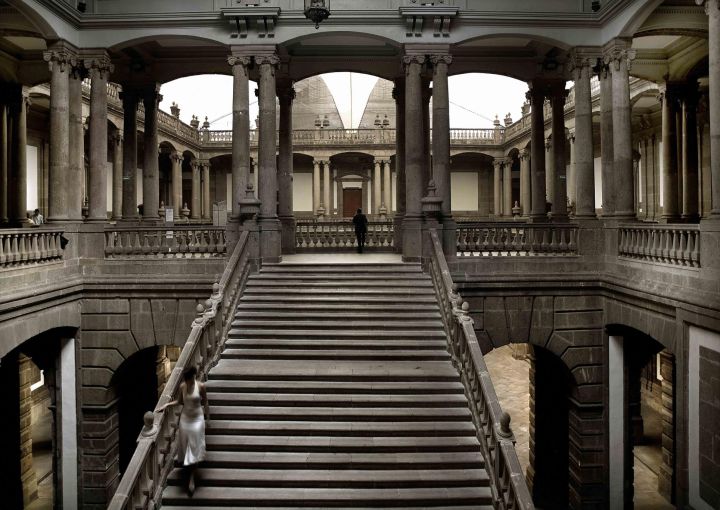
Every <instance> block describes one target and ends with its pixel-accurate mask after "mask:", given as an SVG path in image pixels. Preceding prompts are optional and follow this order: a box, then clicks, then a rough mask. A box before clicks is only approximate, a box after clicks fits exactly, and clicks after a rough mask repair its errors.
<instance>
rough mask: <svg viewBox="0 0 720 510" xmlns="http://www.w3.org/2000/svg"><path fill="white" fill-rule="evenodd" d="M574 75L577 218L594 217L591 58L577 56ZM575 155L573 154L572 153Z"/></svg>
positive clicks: (573, 143)
mask: <svg viewBox="0 0 720 510" xmlns="http://www.w3.org/2000/svg"><path fill="white" fill-rule="evenodd" d="M573 63H574V69H573V73H574V78H575V137H574V140H573V142H572V148H573V152H572V155H574V156H575V160H574V162H573V163H572V164H573V166H574V172H573V173H574V179H573V180H574V181H575V182H574V186H573V188H574V201H575V217H576V218H594V217H595V162H594V155H593V134H592V96H591V89H590V77H591V76H592V61H591V59H589V58H583V57H580V56H576V57H575V59H574V62H573ZM571 157H572V156H571Z"/></svg>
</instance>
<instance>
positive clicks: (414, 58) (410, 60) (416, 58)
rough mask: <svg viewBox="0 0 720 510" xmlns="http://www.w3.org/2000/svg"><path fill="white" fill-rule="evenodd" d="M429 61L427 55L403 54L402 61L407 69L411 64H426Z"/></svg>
mask: <svg viewBox="0 0 720 510" xmlns="http://www.w3.org/2000/svg"><path fill="white" fill-rule="evenodd" d="M426 61H427V57H426V56H425V55H419V54H417V55H403V58H402V62H403V65H404V66H405V68H406V69H407V68H408V67H409V66H410V64H419V65H421V66H422V65H424V64H425V62H426Z"/></svg>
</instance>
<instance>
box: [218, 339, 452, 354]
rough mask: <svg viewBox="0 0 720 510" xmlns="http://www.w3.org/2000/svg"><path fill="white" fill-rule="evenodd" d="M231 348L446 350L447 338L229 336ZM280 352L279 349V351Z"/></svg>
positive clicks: (226, 344)
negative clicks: (308, 338) (348, 338)
mask: <svg viewBox="0 0 720 510" xmlns="http://www.w3.org/2000/svg"><path fill="white" fill-rule="evenodd" d="M230 349H279V350H308V351H309V350H315V349H317V350H336V351H346V350H360V349H373V350H385V351H393V350H394V351H398V350H408V351H409V350H435V351H446V350H447V342H446V341H445V340H439V339H435V340H432V339H431V340H424V339H423V340H421V339H417V340H397V339H383V340H376V339H353V340H352V341H346V342H340V341H338V340H335V339H320V340H318V339H315V340H307V339H305V338H278V339H268V338H257V339H249V338H242V339H240V338H228V339H227V341H226V342H225V351H224V352H223V354H226V353H227V352H228V351H229V350H230ZM278 352H279V351H278Z"/></svg>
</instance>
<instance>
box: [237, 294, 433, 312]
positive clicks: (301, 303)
mask: <svg viewBox="0 0 720 510" xmlns="http://www.w3.org/2000/svg"><path fill="white" fill-rule="evenodd" d="M265 301H266V302H259V301H258V300H245V301H242V298H241V300H240V302H239V303H238V307H237V311H236V314H237V313H240V312H243V313H245V312H246V311H254V310H277V312H278V313H283V312H287V313H308V312H311V313H322V312H323V311H328V312H335V313H337V312H342V311H347V312H349V313H351V314H352V313H375V312H386V313H395V312H396V311H397V312H402V313H410V314H424V313H432V314H439V313H440V312H439V310H438V306H437V302H436V301H435V300H434V299H425V298H423V300H422V301H418V300H415V299H414V300H413V301H412V302H411V303H406V302H404V301H402V302H398V301H397V300H382V299H373V300H369V299H367V300H365V301H362V302H353V303H351V304H348V303H343V302H340V301H339V300H337V299H332V300H326V301H323V300H322V299H314V300H310V299H307V300H304V299H301V298H298V299H296V300H294V301H288V302H282V301H283V300H282V298H278V297H277V296H268V297H267V298H265ZM278 303H281V304H280V305H279V304H278ZM267 313H272V312H267Z"/></svg>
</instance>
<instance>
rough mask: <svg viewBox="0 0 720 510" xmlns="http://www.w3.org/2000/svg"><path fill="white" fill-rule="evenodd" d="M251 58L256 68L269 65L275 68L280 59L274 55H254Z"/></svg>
mask: <svg viewBox="0 0 720 510" xmlns="http://www.w3.org/2000/svg"><path fill="white" fill-rule="evenodd" d="M253 58H254V60H255V65H258V66H263V65H269V66H272V67H273V68H276V67H277V66H278V65H280V57H278V56H277V55H276V54H274V53H272V54H267V55H256V56H255V57H253Z"/></svg>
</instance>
